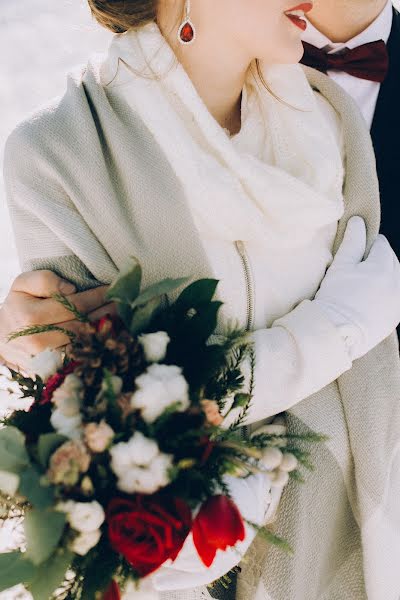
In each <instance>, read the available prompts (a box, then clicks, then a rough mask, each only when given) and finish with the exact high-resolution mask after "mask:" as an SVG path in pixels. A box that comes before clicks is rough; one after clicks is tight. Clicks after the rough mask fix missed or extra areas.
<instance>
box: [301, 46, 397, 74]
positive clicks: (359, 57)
mask: <svg viewBox="0 0 400 600" xmlns="http://www.w3.org/2000/svg"><path fill="white" fill-rule="evenodd" d="M303 46H304V56H303V58H302V59H301V62H302V63H303V64H304V65H307V66H308V67H313V68H314V69H318V70H319V71H322V72H323V73H327V72H328V71H344V72H346V73H349V75H353V77H358V78H359V79H367V80H368V81H376V82H378V83H382V82H383V81H384V80H385V77H386V75H387V72H388V69H389V55H388V51H387V48H386V44H385V42H384V41H383V40H380V41H378V42H370V43H369V44H363V45H362V46H358V48H353V50H346V51H345V52H343V53H340V54H327V53H326V52H325V51H324V50H320V49H319V48H316V47H315V46H313V45H312V44H308V43H307V42H303Z"/></svg>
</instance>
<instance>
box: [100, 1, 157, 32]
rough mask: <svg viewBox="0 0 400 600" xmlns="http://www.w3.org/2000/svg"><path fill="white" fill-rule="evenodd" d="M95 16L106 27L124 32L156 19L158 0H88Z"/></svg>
mask: <svg viewBox="0 0 400 600" xmlns="http://www.w3.org/2000/svg"><path fill="white" fill-rule="evenodd" d="M88 2H89V7H90V10H91V11H92V15H93V16H94V18H95V19H96V20H97V21H98V22H99V23H100V25H102V26H103V27H106V29H110V30H111V31H113V32H114V33H123V32H124V31H127V30H128V29H130V28H131V27H141V26H143V25H146V24H147V23H150V22H151V21H155V18H156V4H157V0H88Z"/></svg>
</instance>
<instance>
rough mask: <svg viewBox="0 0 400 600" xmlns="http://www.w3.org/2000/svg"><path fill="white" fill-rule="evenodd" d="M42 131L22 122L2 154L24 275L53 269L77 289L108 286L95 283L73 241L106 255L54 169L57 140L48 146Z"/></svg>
mask: <svg viewBox="0 0 400 600" xmlns="http://www.w3.org/2000/svg"><path fill="white" fill-rule="evenodd" d="M44 122H45V121H44ZM38 129H39V128H38V127H37V126H36V124H35V120H31V121H29V120H27V121H26V122H23V123H21V125H19V126H18V127H17V128H16V129H15V130H14V131H13V132H12V133H11V135H10V136H9V138H8V139H7V142H6V146H5V151H4V165H3V176H4V183H5V190H6V198H7V202H8V208H9V212H10V217H11V222H12V227H13V231H14V236H15V240H16V246H17V251H18V257H19V262H20V266H21V270H22V271H33V270H39V269H49V270H52V271H54V272H55V273H57V275H59V276H60V277H63V278H64V279H66V280H69V281H71V282H72V283H74V284H75V285H76V286H77V289H79V290H84V289H89V288H92V287H96V286H97V285H99V284H100V283H109V281H107V282H99V281H97V279H96V277H94V276H93V274H92V273H91V271H90V270H89V268H88V267H87V266H86V265H85V264H84V263H83V262H82V261H81V260H80V259H79V258H78V251H77V250H78V249H77V248H74V247H73V246H72V245H71V243H70V241H69V240H73V239H85V240H87V244H88V245H90V246H91V249H92V253H93V256H98V255H99V253H100V254H105V252H104V249H103V248H102V247H101V245H100V243H99V242H98V241H97V240H96V239H95V238H94V236H93V233H92V232H91V231H90V229H89V227H88V225H87V224H86V223H85V221H84V219H83V218H82V216H81V215H80V214H79V212H78V211H77V209H76V206H75V205H74V203H73V202H72V201H71V199H70V197H69V195H68V193H67V191H66V189H65V187H64V186H63V185H62V183H61V181H60V177H59V173H58V172H57V169H56V168H55V167H54V164H53V163H55V160H54V158H53V156H52V151H53V150H52V147H51V144H52V143H53V144H54V145H55V146H56V147H57V144H58V142H57V139H56V140H54V139H50V141H47V140H46V141H45V142H44V141H43V139H42V138H41V137H40V134H39V133H38ZM43 137H44V136H43ZM71 232H73V234H72V235H71Z"/></svg>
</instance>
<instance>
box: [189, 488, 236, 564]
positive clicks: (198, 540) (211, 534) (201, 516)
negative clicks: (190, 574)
mask: <svg viewBox="0 0 400 600" xmlns="http://www.w3.org/2000/svg"><path fill="white" fill-rule="evenodd" d="M192 534H193V542H194V545H195V546H196V550H197V552H198V553H199V556H200V558H201V560H202V561H203V563H204V564H205V565H206V567H209V566H210V565H211V564H212V562H213V560H214V558H215V554H216V552H217V550H218V549H220V550H226V549H227V547H228V546H234V545H235V544H236V542H238V541H242V540H244V537H245V529H244V525H243V519H242V515H241V514H240V512H239V509H238V508H237V506H236V505H235V504H234V503H233V502H232V500H230V499H229V498H228V497H227V496H222V495H219V496H212V497H211V498H209V499H208V500H206V502H205V503H204V504H203V505H202V507H201V508H200V511H199V513H198V515H197V517H196V518H195V520H194V522H193V528H192Z"/></svg>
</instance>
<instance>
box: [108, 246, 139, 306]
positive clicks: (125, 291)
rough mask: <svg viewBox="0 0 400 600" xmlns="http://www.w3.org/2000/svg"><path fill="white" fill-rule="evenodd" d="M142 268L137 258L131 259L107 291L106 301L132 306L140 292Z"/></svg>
mask: <svg viewBox="0 0 400 600" xmlns="http://www.w3.org/2000/svg"><path fill="white" fill-rule="evenodd" d="M141 282H142V268H141V266H140V264H139V262H138V261H137V259H136V258H134V257H130V258H129V259H128V260H127V261H126V263H125V265H124V266H123V267H122V269H121V271H120V273H119V275H118V277H117V278H116V280H115V281H114V283H112V284H111V286H110V288H109V289H108V291H107V294H106V299H107V300H114V301H116V302H122V303H123V304H131V303H132V302H133V301H134V300H135V298H136V297H137V296H138V294H139V292H140V285H141Z"/></svg>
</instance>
